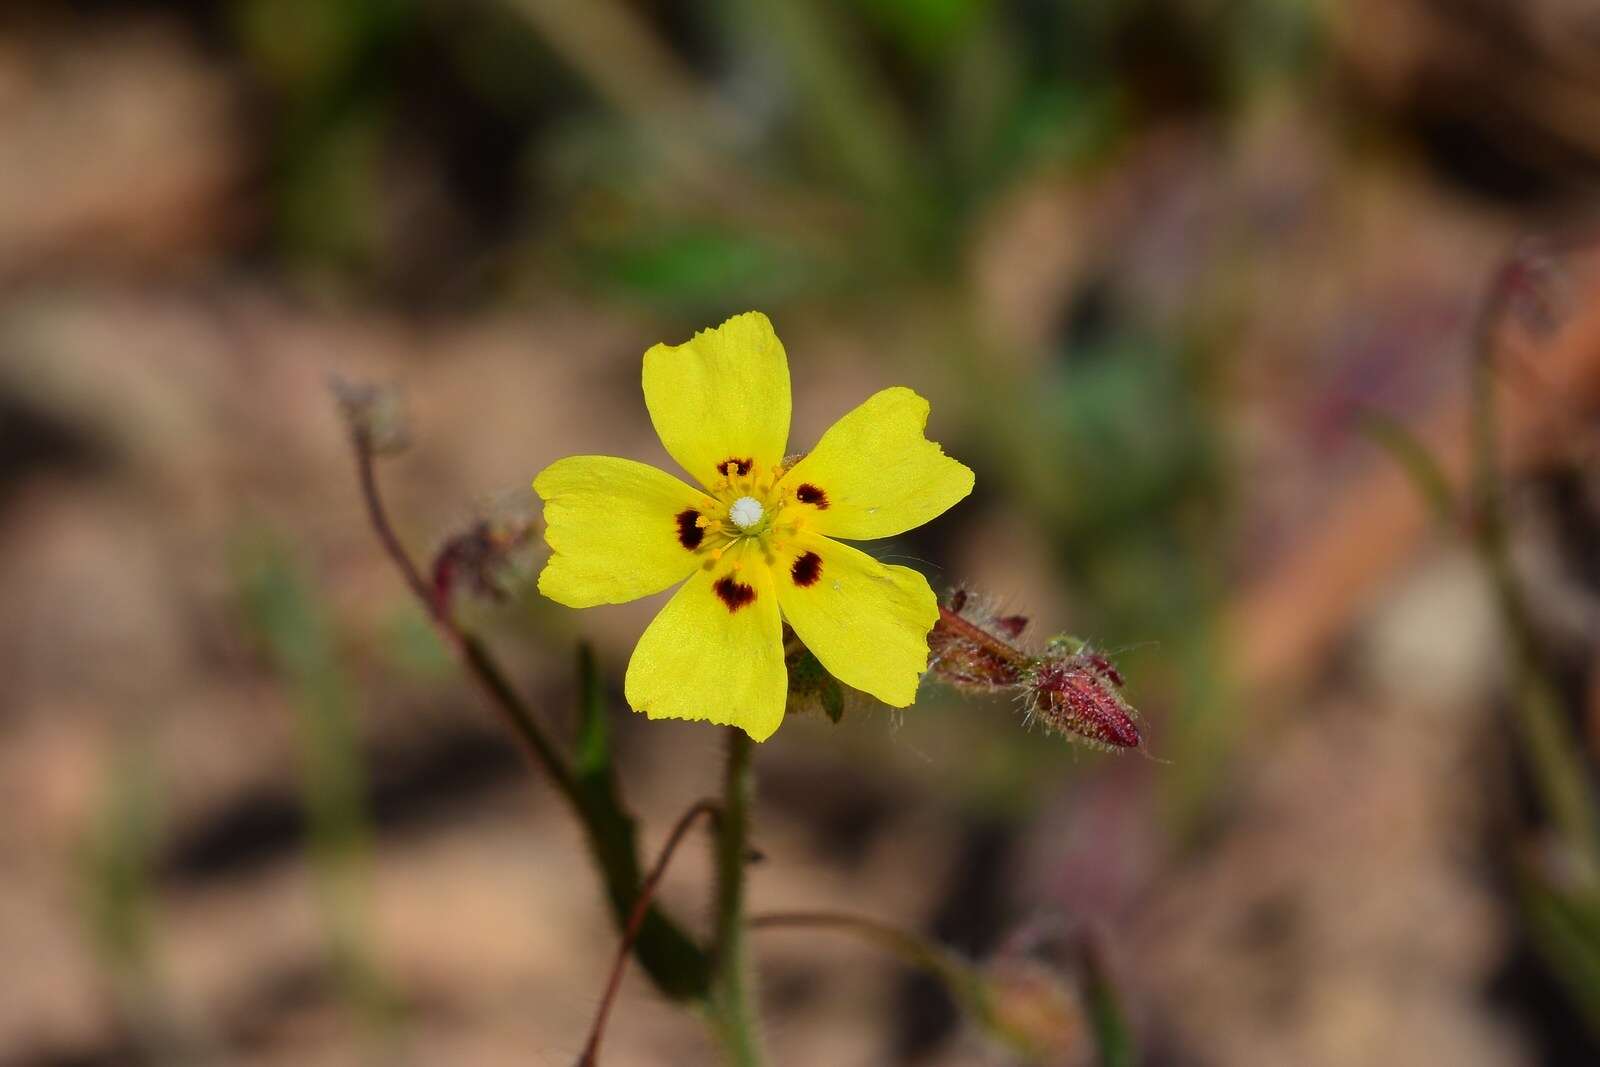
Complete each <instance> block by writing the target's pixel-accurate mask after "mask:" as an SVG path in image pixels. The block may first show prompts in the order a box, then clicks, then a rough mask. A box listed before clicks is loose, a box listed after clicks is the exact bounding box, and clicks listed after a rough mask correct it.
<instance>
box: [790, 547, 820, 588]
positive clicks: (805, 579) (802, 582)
mask: <svg viewBox="0 0 1600 1067" xmlns="http://www.w3.org/2000/svg"><path fill="white" fill-rule="evenodd" d="M789 576H790V577H791V578H793V579H794V584H795V585H799V586H806V585H816V584H817V579H818V578H821V577H822V557H821V556H819V555H817V554H816V553H815V552H807V553H806V554H805V555H803V556H801V557H800V558H798V559H796V560H795V561H794V566H793V567H790V568H789Z"/></svg>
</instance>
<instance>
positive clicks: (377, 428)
mask: <svg viewBox="0 0 1600 1067" xmlns="http://www.w3.org/2000/svg"><path fill="white" fill-rule="evenodd" d="M328 387H329V388H330V389H331V390H332V391H333V395H334V399H335V400H337V401H338V403H339V413H340V414H341V415H343V416H344V422H345V428H346V429H348V430H349V431H350V437H351V440H353V441H355V443H356V444H357V445H358V446H359V447H361V448H363V449H366V450H368V451H370V452H371V453H372V454H373V455H389V454H392V453H395V452H402V451H404V450H405V448H406V446H407V445H408V444H410V441H411V434H410V429H409V427H408V426H407V424H406V417H405V406H404V404H402V403H401V400H400V395H399V393H398V392H397V391H396V390H394V389H392V388H388V387H385V386H379V385H373V384H372V383H370V382H352V381H348V380H346V379H344V378H342V377H340V376H339V375H337V374H335V375H332V376H330V377H329V379H328Z"/></svg>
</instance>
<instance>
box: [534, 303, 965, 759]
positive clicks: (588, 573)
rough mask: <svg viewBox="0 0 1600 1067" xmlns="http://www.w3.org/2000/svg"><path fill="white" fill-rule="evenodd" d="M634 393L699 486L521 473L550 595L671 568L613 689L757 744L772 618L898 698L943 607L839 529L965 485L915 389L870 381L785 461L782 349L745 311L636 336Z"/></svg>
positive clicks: (917, 513) (778, 647) (574, 464)
mask: <svg viewBox="0 0 1600 1067" xmlns="http://www.w3.org/2000/svg"><path fill="white" fill-rule="evenodd" d="M644 399H645V405H646V406H647V407H648V408H649V409H650V420H651V422H652V423H654V425H655V429H656V433H657V434H658V435H659V436H660V437H661V442H662V444H664V445H665V446H666V449H667V451H668V452H669V453H670V454H671V455H672V458H673V459H675V460H677V461H678V463H679V464H680V465H681V466H682V467H683V469H684V470H686V471H688V472H689V473H690V474H691V475H693V476H694V478H695V480H697V481H698V482H699V483H700V485H701V486H702V488H700V489H695V488H691V487H690V486H688V485H686V484H684V483H683V482H681V481H679V480H678V479H677V478H674V477H673V476H671V475H670V474H665V473H663V472H662V471H659V470H657V469H656V468H654V467H650V466H647V465H645V464H643V463H636V462H634V461H632V460H627V459H614V458H611V457H608V456H572V457H569V458H567V459H563V460H559V461H558V462H556V463H552V464H551V465H550V466H549V467H546V468H545V469H544V471H542V472H541V473H540V474H539V476H538V477H537V478H536V479H534V483H533V488H534V491H535V492H537V493H538V494H539V496H540V497H542V498H543V500H544V515H545V527H546V528H545V539H546V540H547V541H548V542H549V544H550V549H551V554H550V560H549V562H548V563H546V564H545V567H544V571H543V572H542V573H541V574H540V575H539V591H540V592H541V593H543V594H544V595H545V596H547V597H549V598H550V599H552V600H555V601H557V602H558V603H561V604H565V605H567V606H568V607H574V608H584V607H592V606H594V605H597V604H620V603H623V602H625V601H629V600H634V599H636V598H638V597H642V596H648V595H650V594H652V593H658V592H660V591H661V590H663V589H666V588H668V587H669V586H671V585H673V584H675V583H677V582H683V586H682V587H681V588H680V589H679V590H678V591H677V592H676V593H675V594H674V595H673V597H672V599H671V600H669V601H668V602H667V605H666V607H664V608H662V609H661V613H660V614H658V615H657V616H656V618H655V621H654V622H652V623H651V624H650V626H649V627H648V628H647V629H646V630H645V632H644V636H643V637H641V638H640V639H639V644H638V646H637V647H636V648H635V649H634V652H633V658H632V660H631V661H630V662H629V663H628V674H627V681H626V684H625V691H626V695H627V700H628V703H629V704H630V705H631V706H632V707H633V708H634V709H635V710H637V711H642V712H644V713H645V714H647V715H649V716H650V717H651V718H676V719H706V720H709V721H711V722H715V723H722V724H725V725H730V726H737V727H740V728H741V729H743V730H744V731H745V732H746V733H748V734H749V735H750V736H751V737H753V738H755V739H756V740H757V741H762V740H765V739H766V738H767V737H769V736H771V735H772V732H773V731H774V730H776V729H777V728H778V724H779V723H780V722H781V721H782V720H783V711H784V704H785V700H786V696H787V691H788V679H787V673H786V670H785V667H784V649H783V623H784V622H785V621H787V622H788V624H789V625H790V626H791V627H793V628H794V632H795V634H796V635H797V636H798V637H799V638H800V640H801V641H803V642H804V643H805V645H806V647H807V648H809V649H810V650H811V652H812V654H813V655H815V656H816V658H817V660H818V661H819V662H821V663H822V665H823V666H824V667H826V668H827V669H828V671H829V672H830V673H831V674H833V675H834V676H835V677H836V678H838V679H839V680H840V681H842V682H844V683H845V684H847V685H851V686H854V687H855V688H857V689H860V690H863V691H865V692H867V693H870V694H872V695H873V696H875V697H877V698H878V699H879V700H882V701H883V702H885V703H887V704H890V705H893V706H895V707H905V706H906V705H907V704H910V703H911V702H912V700H913V699H915V697H916V692H917V683H918V681H919V679H920V677H921V675H922V672H923V670H924V669H925V668H926V667H927V662H928V640H927V636H928V631H929V630H930V629H932V627H933V624H934V622H935V620H936V619H938V617H939V609H938V604H937V601H936V600H935V598H934V595H933V591H932V590H931V589H930V588H929V587H928V582H927V580H926V579H925V578H923V577H922V575H920V574H918V573H917V572H916V571H914V570H911V569H909V568H907V567H896V566H891V565H889V564H885V563H880V562H879V561H878V560H876V559H874V558H872V557H871V556H869V555H867V554H866V553H864V552H861V551H859V550H857V549H854V548H851V547H850V546H848V545H845V544H841V543H840V542H839V541H838V540H835V538H843V539H846V540H872V539H874V538H880V537H892V536H894V535H896V534H899V533H903V532H904V531H906V530H909V529H911V528H912V527H915V526H920V525H922V524H923V523H925V522H927V521H928V520H930V519H932V518H934V517H935V516H937V515H939V514H941V513H942V512H944V511H945V510H946V509H947V508H949V507H950V506H951V505H952V504H954V503H956V501H958V500H960V499H961V498H962V497H964V496H966V495H967V494H968V493H969V492H971V491H972V472H971V471H970V470H968V469H967V468H966V467H964V466H962V465H961V464H960V463H958V462H956V461H955V460H953V459H951V458H950V457H949V456H946V455H945V454H944V452H943V451H942V450H941V449H940V448H939V446H938V445H936V444H934V443H933V442H931V441H929V440H928V439H927V438H926V437H924V436H923V429H924V427H925V426H926V425H927V422H928V402H927V401H926V400H923V399H922V398H921V397H920V396H918V395H917V394H916V393H914V392H912V391H911V390H909V389H902V388H896V389H885V390H883V391H882V392H880V393H877V394H875V395H873V396H872V397H870V398H868V399H867V401H866V402H865V403H863V404H862V405H861V406H860V407H857V408H856V409H855V410H854V411H852V412H850V413H849V414H847V415H845V416H844V417H843V418H842V419H840V420H839V421H838V422H836V423H834V424H833V426H832V427H831V428H830V429H829V430H828V431H827V432H826V433H825V434H823V435H822V439H821V440H820V441H818V442H817V446H816V448H814V449H812V450H811V452H810V453H809V454H807V455H806V456H805V457H804V458H802V459H800V460H799V461H798V462H795V463H794V464H793V465H792V466H786V465H785V461H784V455H785V452H784V450H785V447H786V446H787V443H788V438H789V364H788V361H787V359H786V358H785V356H784V351H783V345H782V344H781V343H780V342H779V341H778V337H777V335H776V334H775V333H773V330H772V324H771V323H770V322H768V321H767V317H766V316H765V315H762V314H761V313H759V312H750V313H747V314H744V315H738V316H735V317H734V318H731V319H729V320H728V321H727V322H725V323H723V324H722V325H721V326H719V327H717V328H716V329H714V330H704V331H702V332H700V333H698V334H696V335H695V336H694V338H693V339H691V340H689V341H687V342H685V343H684V344H681V345H656V346H655V347H653V348H651V349H650V351H648V352H646V353H645V355H644ZM685 579H687V581H685Z"/></svg>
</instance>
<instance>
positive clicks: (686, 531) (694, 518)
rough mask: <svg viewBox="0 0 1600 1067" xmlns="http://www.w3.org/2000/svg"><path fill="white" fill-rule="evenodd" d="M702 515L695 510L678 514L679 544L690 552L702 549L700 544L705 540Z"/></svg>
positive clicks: (686, 509) (691, 509) (686, 510)
mask: <svg viewBox="0 0 1600 1067" xmlns="http://www.w3.org/2000/svg"><path fill="white" fill-rule="evenodd" d="M699 519H700V513H699V512H698V511H696V510H695V509H694V508H685V509H684V510H682V511H680V512H678V544H680V545H682V546H683V547H684V548H687V549H688V550H689V551H690V552H693V551H694V550H695V549H697V548H699V547H700V542H701V541H703V540H705V536H706V532H705V530H703V529H701V527H700V523H699Z"/></svg>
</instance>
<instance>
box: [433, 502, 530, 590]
mask: <svg viewBox="0 0 1600 1067" xmlns="http://www.w3.org/2000/svg"><path fill="white" fill-rule="evenodd" d="M532 532H533V528H532V524H531V523H530V522H528V521H527V520H520V521H504V522H499V521H490V520H488V519H479V520H478V521H477V522H475V523H473V524H472V526H470V527H469V528H467V529H466V530H464V531H462V532H461V533H458V534H456V535H455V536H454V537H452V538H450V539H449V540H448V541H446V542H445V543H444V544H443V545H442V546H441V547H440V548H439V552H438V554H437V555H435V556H434V557H433V570H432V575H431V577H432V582H433V590H432V592H433V600H434V605H435V607H436V608H438V609H439V610H440V611H448V610H449V607H450V601H451V598H452V597H454V595H455V593H456V591H457V590H458V589H465V590H466V591H467V592H469V593H471V594H474V595H476V596H482V597H486V598H488V599H490V600H494V601H497V602H498V601H504V600H505V599H506V598H507V595H508V591H507V588H506V577H507V574H508V572H509V571H510V570H511V569H512V568H513V566H514V561H513V555H514V554H515V553H516V552H517V550H518V549H520V548H522V547H523V546H525V545H527V544H528V540H529V538H530V537H531V536H532Z"/></svg>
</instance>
